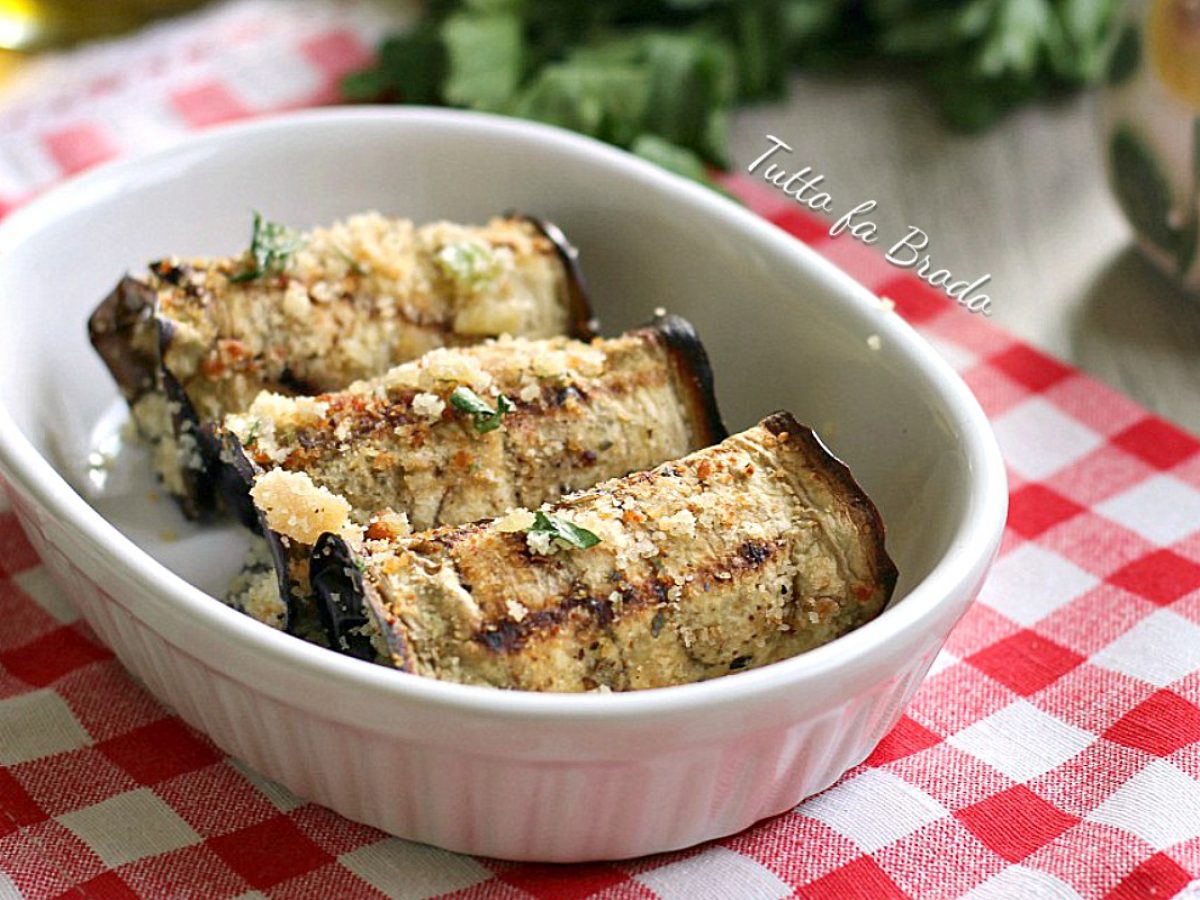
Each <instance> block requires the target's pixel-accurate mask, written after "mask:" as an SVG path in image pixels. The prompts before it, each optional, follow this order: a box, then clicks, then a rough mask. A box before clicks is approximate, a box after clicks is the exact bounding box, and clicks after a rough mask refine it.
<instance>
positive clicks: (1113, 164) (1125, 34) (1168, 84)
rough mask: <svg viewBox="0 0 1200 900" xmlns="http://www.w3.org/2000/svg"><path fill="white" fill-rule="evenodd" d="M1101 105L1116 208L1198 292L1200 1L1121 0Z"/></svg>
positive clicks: (1166, 266)
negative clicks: (1122, 0)
mask: <svg viewBox="0 0 1200 900" xmlns="http://www.w3.org/2000/svg"><path fill="white" fill-rule="evenodd" d="M1104 108H1105V116H1104V125H1105V127H1104V142H1105V147H1104V150H1105V155H1106V156H1107V158H1108V164H1109V174H1110V177H1111V180H1112V185H1113V190H1114V192H1115V193H1116V196H1117V200H1118V201H1119V202H1120V204H1121V208H1122V209H1123V210H1124V211H1125V215H1126V217H1127V218H1128V219H1129V223H1130V225H1131V226H1132V227H1133V230H1134V232H1135V233H1136V235H1137V237H1138V241H1139V243H1140V244H1141V247H1142V249H1143V250H1144V251H1145V253H1146V255H1147V256H1148V257H1149V258H1150V259H1151V260H1153V261H1154V262H1155V263H1157V264H1158V266H1159V268H1161V269H1162V270H1163V271H1164V272H1166V273H1167V274H1168V275H1169V276H1170V277H1171V278H1172V279H1174V280H1175V281H1176V282H1177V283H1178V284H1180V285H1182V286H1183V287H1185V288H1187V289H1189V290H1191V291H1193V292H1195V293H1196V295H1197V296H1198V297H1200V0H1126V4H1125V10H1124V17H1123V20H1122V21H1121V23H1120V24H1119V26H1118V29H1117V33H1116V46H1115V48H1114V51H1113V55H1112V57H1111V59H1110V63H1109V72H1108V85H1107V89H1106V91H1105V104H1104Z"/></svg>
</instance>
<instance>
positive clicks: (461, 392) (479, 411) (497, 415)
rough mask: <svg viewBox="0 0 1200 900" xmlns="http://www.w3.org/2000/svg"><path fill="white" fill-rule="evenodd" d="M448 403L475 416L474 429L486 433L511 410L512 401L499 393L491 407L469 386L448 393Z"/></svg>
mask: <svg viewBox="0 0 1200 900" xmlns="http://www.w3.org/2000/svg"><path fill="white" fill-rule="evenodd" d="M450 405H451V406H453V407H454V408H455V409H457V410H458V411H459V412H463V413H467V414H468V415H470V416H473V417H474V418H475V430H476V431H477V432H479V433H480V434H487V433H488V432H489V431H495V430H496V429H497V428H499V427H500V421H501V419H503V418H504V416H505V414H507V413H509V412H512V408H513V405H512V402H511V401H510V400H509V399H508V398H507V397H505V396H504V395H503V394H501V395H500V396H499V397H497V398H496V408H495V409H492V408H491V407H490V406H488V405H487V403H485V402H484V401H483V398H482V397H480V396H479V395H478V394H476V393H475V392H474V391H473V390H471V389H470V388H469V387H461V386H460V387H456V388H455V389H454V393H452V394H451V395H450Z"/></svg>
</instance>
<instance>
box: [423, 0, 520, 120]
mask: <svg viewBox="0 0 1200 900" xmlns="http://www.w3.org/2000/svg"><path fill="white" fill-rule="evenodd" d="M442 45H443V46H444V47H445V48H446V58H447V67H448V71H447V76H446V81H445V84H444V85H443V88H442V92H443V93H444V94H445V97H446V100H447V101H449V102H450V103H453V104H455V105H456V106H466V107H468V108H470V109H479V110H487V111H491V112H503V111H504V110H505V108H506V107H507V106H508V103H509V101H510V100H511V99H512V97H513V95H514V94H516V92H517V86H518V85H519V83H520V80H521V75H522V60H523V57H524V39H523V36H522V33H521V20H520V19H518V18H517V15H516V13H514V12H496V13H492V12H488V13H476V12H463V13H458V14H456V15H453V16H451V17H450V18H448V19H447V20H446V21H445V22H444V23H443V25H442Z"/></svg>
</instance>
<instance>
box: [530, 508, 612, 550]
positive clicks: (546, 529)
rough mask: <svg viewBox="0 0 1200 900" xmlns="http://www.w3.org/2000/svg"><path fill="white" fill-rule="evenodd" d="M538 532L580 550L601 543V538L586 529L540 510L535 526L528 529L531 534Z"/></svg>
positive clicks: (536, 516) (537, 513)
mask: <svg viewBox="0 0 1200 900" xmlns="http://www.w3.org/2000/svg"><path fill="white" fill-rule="evenodd" d="M537 532H541V533H543V534H548V535H550V536H551V537H552V538H555V539H556V540H560V541H563V542H564V543H567V544H570V545H571V546H572V547H575V548H576V549H579V550H586V549H587V548H588V547H595V546H596V545H597V544H599V543H600V538H598V537H597V536H596V535H594V534H592V532H590V531H588V530H587V529H586V528H580V527H579V526H578V525H575V524H572V523H571V522H568V521H567V520H566V519H560V518H557V517H556V516H548V515H546V514H545V513H544V512H542V511H540V510H539V511H538V512H536V513H534V517H533V524H532V525H530V526H529V528H528V533H529V534H535V533H537Z"/></svg>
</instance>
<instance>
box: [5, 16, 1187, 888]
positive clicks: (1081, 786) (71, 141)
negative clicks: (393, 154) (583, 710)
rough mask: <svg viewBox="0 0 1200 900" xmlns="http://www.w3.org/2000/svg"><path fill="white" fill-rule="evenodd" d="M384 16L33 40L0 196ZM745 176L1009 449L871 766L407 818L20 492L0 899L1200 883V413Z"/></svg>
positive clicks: (365, 50)
mask: <svg viewBox="0 0 1200 900" xmlns="http://www.w3.org/2000/svg"><path fill="white" fill-rule="evenodd" d="M385 24H386V21H385V19H384V18H383V17H381V16H380V15H379V14H378V12H377V11H376V10H374V9H373V8H372V7H369V6H366V5H363V4H360V3H328V2H303V3H294V2H284V0H273V2H272V0H248V2H237V3H234V4H231V5H226V6H221V7H217V8H215V9H210V10H208V11H207V12H204V13H201V14H199V15H197V16H194V17H192V18H189V19H185V20H182V21H179V22H175V23H169V24H167V25H164V26H158V27H157V28H155V29H154V30H153V31H151V32H149V33H143V34H141V35H139V36H136V37H134V38H132V39H126V40H124V41H119V42H116V43H113V44H109V45H104V46H101V47H97V48H93V49H89V50H86V51H83V52H81V53H77V54H72V55H70V56H67V57H63V58H60V59H51V60H49V61H47V62H43V63H39V64H38V65H37V66H36V67H35V68H33V69H32V70H31V71H30V75H29V76H27V77H26V79H25V81H24V84H23V85H18V87H17V88H16V90H15V91H14V92H10V93H9V94H8V95H7V96H8V99H6V95H4V94H3V93H0V211H3V209H4V208H5V206H11V205H14V204H16V203H18V202H20V201H22V200H23V199H25V198H27V197H28V196H30V195H32V194H34V193H36V192H37V191H39V190H40V189H42V188H44V187H46V186H48V185H49V184H51V183H53V182H56V181H58V180H59V179H60V178H62V177H63V176H65V175H68V174H70V173H72V172H75V171H77V170H79V169H81V168H84V167H86V166H88V165H91V164H93V163H96V162H99V161H101V160H103V159H106V158H108V157H111V156H115V155H118V154H121V153H123V152H127V151H132V150H136V149H146V148H150V147H155V146H162V145H163V144H165V143H167V142H170V141H172V140H175V139H177V138H179V137H180V136H182V135H184V134H185V133H186V132H188V131H189V130H190V129H193V128H195V127H200V126H204V125H208V124H212V123H214V122H218V121H224V120H227V119H231V118H236V117H239V116H245V115H253V114H257V113H261V112H267V111H274V110H278V109H282V108H289V107H295V106H301V105H309V104H312V103H317V102H326V101H329V100H332V99H333V98H334V97H335V81H336V79H337V77H338V76H339V75H340V74H341V73H342V72H344V71H346V70H348V69H350V68H353V67H355V66H357V65H358V64H359V63H360V62H361V61H362V60H364V59H365V58H367V56H368V55H369V52H370V46H371V45H372V43H373V42H374V40H375V38H376V37H377V36H378V34H379V33H380V32H381V30H382V29H383V28H384V27H385ZM34 75H36V76H37V77H36V78H35V77H32V76H34ZM731 184H732V185H733V187H734V189H735V190H737V191H738V192H739V193H741V194H742V195H743V197H744V198H745V199H746V201H747V202H748V204H749V205H750V206H751V207H752V208H755V209H756V210H758V211H759V212H761V213H762V214H763V215H765V216H767V217H768V218H769V219H771V220H772V221H773V222H775V223H776V224H778V225H780V226H781V227H783V228H784V229H786V230H787V231H789V232H791V233H792V234H794V235H796V236H797V237H798V238H799V239H801V240H804V241H807V242H809V243H810V244H812V245H813V246H815V247H816V248H817V249H818V250H819V251H820V252H822V253H823V254H825V255H826V256H828V257H830V258H831V259H833V260H835V261H836V262H838V263H839V264H841V265H842V266H843V267H844V268H846V269H847V270H848V271H849V272H851V274H853V275H854V276H855V277H857V278H858V279H860V280H861V281H863V282H864V283H865V284H866V285H867V286H868V287H870V288H871V289H873V290H875V291H877V292H878V293H880V294H883V295H886V296H888V297H891V298H892V299H893V300H895V301H896V304H897V310H898V312H899V313H900V314H901V315H903V316H904V317H906V318H907V319H908V320H909V321H910V322H912V323H914V324H915V325H916V326H917V327H918V328H919V329H920V330H921V332H922V333H923V334H924V335H925V336H926V337H927V338H928V339H929V340H930V341H931V342H932V343H933V344H934V345H935V346H936V347H937V348H938V350H939V351H941V352H942V353H943V354H944V355H945V356H946V357H947V358H948V359H949V360H950V361H951V363H952V364H953V365H954V366H955V367H956V368H957V369H958V370H959V371H960V372H961V373H962V375H963V377H964V378H965V379H966V381H967V383H968V384H969V385H970V386H971V388H972V389H973V390H974V392H975V394H976V396H978V398H979V400H980V402H981V403H982V404H983V407H984V409H985V410H986V412H987V414H988V416H989V417H990V418H991V420H992V423H993V425H994V427H995V429H996V433H997V435H998V436H999V439H1000V443H1001V446H1002V448H1003V451H1004V455H1005V458H1006V460H1007V463H1008V467H1009V475H1010V478H1011V482H1012V506H1011V513H1010V517H1009V523H1008V529H1007V531H1006V534H1005V540H1004V545H1003V548H1002V551H1001V557H1000V560H999V561H998V563H997V564H996V567H995V570H994V572H993V573H992V575H991V577H990V579H989V580H988V582H987V585H986V587H985V588H984V590H983V593H982V595H981V597H980V599H979V602H977V603H976V604H975V605H974V606H973V607H972V609H971V611H970V612H969V613H968V614H967V616H966V618H965V619H964V620H963V622H962V624H961V625H960V626H959V627H958V628H957V629H956V630H955V632H954V633H953V635H952V636H951V638H950V642H949V644H948V646H947V648H946V650H945V652H943V653H942V654H941V656H939V657H938V659H937V662H936V663H935V665H934V668H933V671H932V672H931V673H930V676H929V678H928V680H927V681H926V683H925V684H924V686H923V687H922V688H921V689H920V691H919V692H918V694H917V696H916V699H915V701H914V703H913V705H912V707H911V708H910V709H909V711H908V714H907V715H906V716H905V717H904V718H903V719H902V721H901V723H900V725H899V726H898V727H897V728H896V729H895V731H893V732H892V733H891V734H890V735H889V736H888V737H887V738H885V739H884V741H883V743H882V744H881V745H880V746H879V748H878V749H877V750H876V751H875V753H874V754H873V755H872V756H871V757H870V758H869V759H868V760H867V761H866V762H865V763H863V764H862V765H860V766H858V767H857V768H855V769H853V770H851V771H850V772H848V773H847V774H846V775H845V777H843V778H842V780H841V781H840V782H838V784H837V785H835V786H834V787H832V788H830V789H829V790H828V791H826V792H825V793H823V794H821V795H819V796H817V797H814V798H812V799H810V800H808V801H806V802H805V803H802V804H801V805H800V806H798V807H797V808H796V809H795V810H793V811H792V812H789V813H787V814H785V815H782V816H779V817H777V818H775V819H773V820H771V821H768V822H765V823H762V824H760V825H758V826H756V827H754V828H752V829H750V830H748V831H746V832H743V833H742V834H739V835H736V836H734V837H731V838H727V839H725V840H721V841H717V842H714V843H711V844H708V845H705V846H702V847H697V848H694V849H691V850H687V851H684V852H680V853H673V854H669V855H665V856H660V857H654V858H647V859H641V860H636V861H632V862H622V863H613V864H596V865H583V866H541V865H528V864H512V863H504V862H498V861H495V860H487V859H472V858H468V857H462V856H456V855H454V854H451V853H447V852H444V851H441V850H436V849H433V848H430V847H425V846H421V845H417V844H411V843H407V842H405V841H401V840H397V839H395V838H389V837H387V836H385V835H383V834H381V833H379V832H377V831H374V830H372V829H370V828H367V827H364V826H361V825H356V824H354V823H351V822H348V821H346V820H344V819H342V818H340V817H339V816H337V815H335V814H334V813H332V812H329V811H328V810H325V809H322V808H320V807H318V806H314V805H312V804H309V803H305V802H304V801H302V800H300V799H298V798H296V797H294V796H292V795H290V794H289V793H288V792H287V791H285V790H283V789H282V788H280V787H279V786H277V785H274V784H271V783H269V782H267V781H265V780H264V779H262V778H261V777H259V776H258V775H256V774H255V773H254V772H252V771H250V770H248V769H247V768H246V767H245V766H243V765H242V764H240V763H239V762H237V761H236V760H233V759H229V758H226V757H224V756H223V755H222V754H221V753H220V751H218V750H217V749H216V748H215V747H214V746H213V745H212V744H211V743H209V742H208V741H207V740H206V739H205V738H204V737H203V736H202V735H200V734H198V733H196V732H195V731H193V730H191V729H190V728H188V727H187V726H186V725H184V724H183V723H182V722H181V721H180V720H179V719H177V718H175V717H174V716H172V715H171V714H170V712H169V711H167V710H166V709H164V708H163V707H161V706H160V705H159V704H158V703H157V702H156V701H155V700H154V699H152V698H151V697H150V696H149V695H148V694H146V693H145V692H144V691H143V690H142V689H141V688H140V687H139V686H138V685H136V684H135V683H134V682H133V681H132V680H131V679H130V677H129V676H128V675H127V674H126V673H125V672H124V671H123V670H122V669H121V668H120V666H119V665H118V664H117V663H116V661H115V660H114V659H113V657H112V656H111V654H110V653H109V652H108V651H107V650H106V649H105V648H104V647H102V646H101V645H99V644H98V643H97V642H96V639H95V637H94V636H93V635H92V633H91V632H90V631H89V630H88V629H87V627H86V626H84V625H83V624H81V623H80V622H78V621H76V619H75V616H74V614H73V613H72V611H71V609H70V607H69V606H68V605H67V604H66V603H65V601H64V600H63V598H62V597H61V595H60V594H59V593H58V591H57V589H56V588H55V587H54V586H53V585H52V584H51V583H50V581H49V579H48V576H47V575H46V573H45V570H44V569H43V568H42V567H41V566H39V564H38V560H37V558H36V556H35V555H34V554H33V552H32V551H31V549H30V547H29V545H28V544H27V543H26V542H25V540H24V538H23V536H22V535H21V532H20V530H19V528H18V526H17V524H16V522H15V521H14V519H13V517H12V514H11V513H10V512H0V898H8V897H14V896H20V897H26V898H31V900H32V898H50V897H58V896H69V897H77V898H78V897H99V898H118V897H130V896H153V897H204V898H209V897H235V896H240V897H262V896H270V897H289V896H290V897H311V896H339V897H357V896H363V897H368V896H379V895H380V894H384V895H389V896H399V897H428V896H435V895H451V896H455V897H463V898H467V897H502V898H514V900H516V898H526V900H528V898H531V897H532V898H562V900H566V898H583V897H601V898H613V900H616V898H655V897H658V898H664V900H673V898H681V900H682V898H687V900H692V898H704V897H714V898H730V900H742V898H747V900H757V898H761V900H770V898H776V897H787V896H792V895H799V896H802V897H807V898H815V900H822V898H831V900H845V898H856V897H859V898H872V900H873V898H891V897H922V898H926V897H927V898H951V897H972V898H980V900H982V898H997V900H1009V898H1026V897H1030V898H1074V897H1085V898H1107V900H1118V898H1120V900H1135V898H1142V897H1169V896H1173V895H1176V894H1177V893H1180V892H1183V894H1184V895H1188V896H1191V897H1200V881H1193V879H1196V878H1197V877H1198V876H1200V440H1197V439H1196V438H1195V437H1192V436H1190V435H1188V434H1185V433H1184V432H1183V431H1181V430H1179V429H1178V428H1176V427H1174V426H1172V425H1170V424H1169V423H1167V422H1164V421H1163V420H1162V419H1159V418H1157V417H1155V416H1153V415H1150V414H1148V413H1147V412H1146V411H1145V410H1143V409H1141V408H1139V407H1138V406H1137V405H1136V404H1135V403H1133V402H1132V401H1130V400H1128V399H1126V398H1125V397H1123V396H1121V395H1120V394H1118V393H1115V392H1114V391H1112V390H1110V389H1108V388H1106V387H1104V386H1102V385H1100V384H1098V383H1096V382H1095V381H1092V380H1091V379H1089V378H1087V377H1085V376H1083V375H1081V374H1079V373H1078V372H1076V371H1074V370H1073V369H1071V368H1070V367H1068V366H1066V365H1063V364H1062V363H1060V362H1057V361H1055V360H1053V359H1051V358H1049V357H1047V356H1045V355H1043V354H1042V353H1039V352H1038V351H1036V350H1034V349H1032V348H1031V347H1029V346H1027V345H1025V344H1023V343H1021V342H1020V341H1017V340H1015V339H1014V338H1012V337H1011V336H1009V335H1007V334H1005V333H1004V332H1003V331H1001V330H1000V329H998V328H996V327H995V326H993V325H991V324H989V323H988V322H987V321H986V320H984V319H982V318H980V317H978V316H973V315H970V314H968V313H966V312H964V311H962V310H960V309H959V308H957V307H956V306H954V305H952V304H950V303H949V302H947V301H946V300H945V299H943V298H942V296H941V295H939V294H937V293H935V292H933V291H932V290H930V289H928V288H926V287H925V286H923V285H922V284H921V283H920V282H918V281H916V280H915V279H912V278H910V277H908V276H906V275H904V274H902V273H900V272H899V271H898V270H897V269H894V268H892V267H891V266H889V265H888V264H886V263H885V262H884V261H883V260H882V259H881V258H880V257H879V256H878V254H877V253H875V252H874V251H872V250H870V249H868V248H864V247H862V246H861V245H859V244H857V243H856V242H854V241H853V240H851V239H849V238H846V237H842V238H838V239H831V238H829V237H828V234H827V228H828V223H826V222H824V221H821V220H818V219H814V218H812V217H811V216H809V215H807V214H805V213H802V212H801V211H800V210H799V209H798V207H797V206H796V205H795V204H794V203H791V202H790V201H787V200H785V199H784V198H782V197H781V196H780V195H778V194H772V193H769V192H766V191H764V190H762V189H761V188H756V187H755V186H754V185H751V184H749V183H747V182H745V181H740V180H736V179H735V180H733V181H732V182H731ZM1189 885H1190V886H1189Z"/></svg>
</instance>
